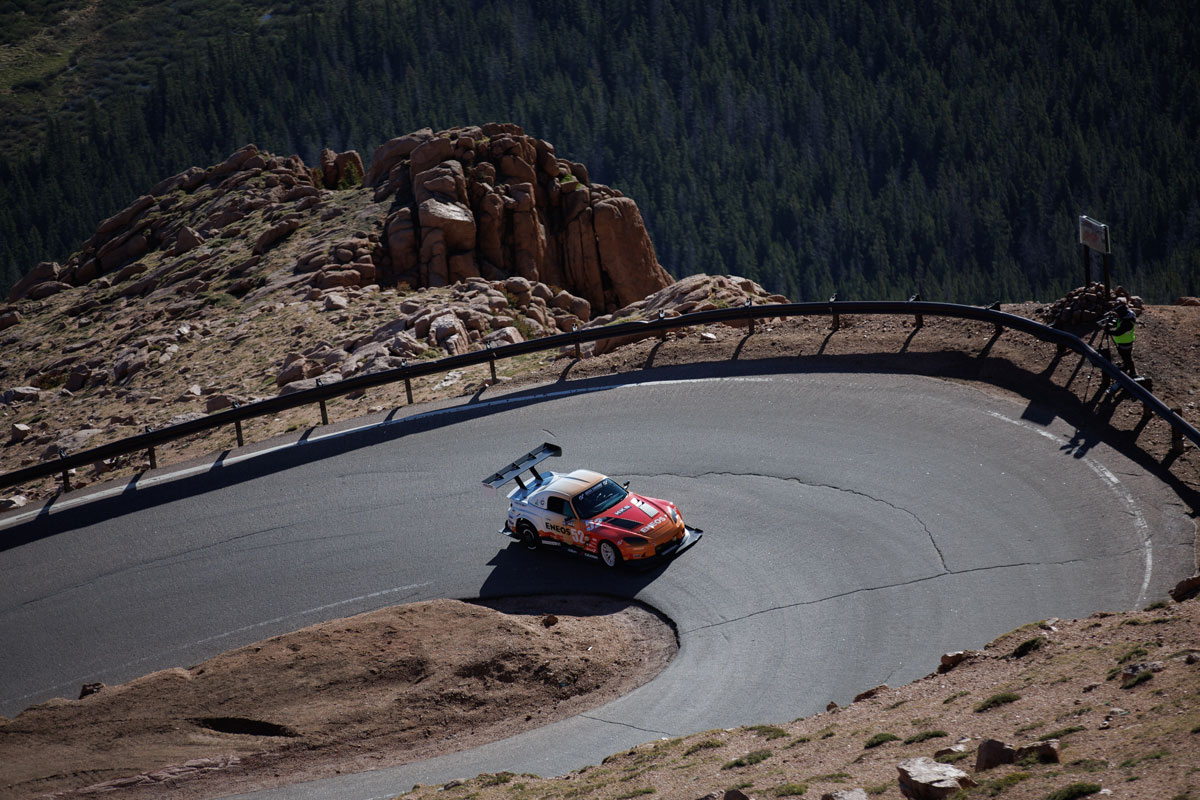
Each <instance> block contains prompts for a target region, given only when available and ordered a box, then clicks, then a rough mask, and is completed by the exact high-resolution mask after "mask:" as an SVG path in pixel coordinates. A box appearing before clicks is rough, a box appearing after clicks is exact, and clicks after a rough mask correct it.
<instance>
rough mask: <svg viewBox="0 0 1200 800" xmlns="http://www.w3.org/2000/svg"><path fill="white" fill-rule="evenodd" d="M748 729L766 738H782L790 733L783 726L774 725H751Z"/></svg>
mask: <svg viewBox="0 0 1200 800" xmlns="http://www.w3.org/2000/svg"><path fill="white" fill-rule="evenodd" d="M746 730H748V731H750V732H751V733H757V734H758V735H759V736H762V737H765V738H766V739H780V738H783V737H784V736H787V735H788V734H787V731H785V730H784V729H783V728H777V727H775V726H774V725H751V726H749V727H748V728H746Z"/></svg>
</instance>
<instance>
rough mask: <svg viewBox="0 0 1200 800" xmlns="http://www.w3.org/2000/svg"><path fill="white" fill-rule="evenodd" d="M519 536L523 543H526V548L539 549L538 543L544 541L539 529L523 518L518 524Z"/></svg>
mask: <svg viewBox="0 0 1200 800" xmlns="http://www.w3.org/2000/svg"><path fill="white" fill-rule="evenodd" d="M517 538H518V539H520V540H521V544H523V545H525V549H526V550H537V549H538V545H539V544H541V543H542V540H541V539H540V538H539V537H538V533H537V529H535V528H534V527H533V526H532V525H530V524H529V523H528V522H526V521H525V520H521V522H519V523H518V524H517Z"/></svg>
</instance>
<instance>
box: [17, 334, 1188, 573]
mask: <svg viewBox="0 0 1200 800" xmlns="http://www.w3.org/2000/svg"><path fill="white" fill-rule="evenodd" d="M570 367H571V365H570V364H568V366H567V367H566V368H565V369H564V370H563V372H562V374H561V376H560V379H559V380H558V381H556V382H554V383H549V384H542V385H539V386H536V387H532V388H528V389H523V390H518V391H513V392H509V393H503V392H492V393H491V395H490V396H489V393H488V392H485V391H481V392H477V393H476V394H474V395H472V396H471V397H470V398H467V399H466V400H465V401H463V402H461V403H459V404H457V405H450V406H447V407H443V408H437V409H434V410H430V411H421V412H417V413H413V414H411V415H406V412H408V410H409V409H408V407H400V408H397V409H395V410H393V412H392V413H391V414H390V415H389V416H388V417H387V419H385V420H384V421H383V422H381V423H379V424H376V425H371V426H369V427H366V428H362V429H359V430H354V431H352V432H348V433H341V434H337V433H334V434H332V435H330V436H328V437H326V438H315V439H314V438H311V437H312V436H313V435H315V431H316V430H317V429H310V430H309V431H305V432H304V433H303V434H302V435H301V436H300V437H299V441H297V440H295V439H293V445H292V446H284V447H279V448H278V449H273V450H270V451H269V452H265V453H263V454H261V455H257V456H255V457H253V458H248V459H245V460H243V461H238V462H236V463H232V464H231V463H227V462H226V459H227V457H228V456H229V455H230V453H229V451H226V452H224V453H221V454H218V455H216V456H214V457H213V458H212V460H211V461H210V462H208V469H207V471H205V472H203V473H201V474H198V475H192V476H190V477H182V478H178V479H174V480H168V481H163V482H161V483H156V484H154V485H150V486H141V485H139V480H140V479H141V478H142V477H143V476H142V475H138V476H134V477H133V478H131V479H130V480H128V481H127V482H126V483H125V484H124V490H123V491H121V492H120V493H119V494H117V495H115V496H112V497H108V498H105V499H101V500H96V501H92V502H87V503H83V504H81V505H79V506H76V507H72V508H68V509H65V510H62V511H54V509H53V505H54V502H55V501H54V500H51V501H49V502H48V503H47V504H46V506H44V507H43V508H42V510H41V513H40V514H39V515H38V516H37V517H36V518H35V519H33V520H31V521H29V522H26V523H23V524H21V525H17V526H13V527H12V528H9V529H8V530H7V531H0V552H2V551H4V550H8V549H11V548H14V547H19V546H21V545H23V544H26V543H28V542H32V541H36V540H38V539H42V538H45V537H47V536H53V535H55V534H57V533H60V532H63V531H68V530H73V529H75V528H78V527H80V526H83V525H90V524H94V523H96V522H98V521H102V520H107V519H113V518H118V517H120V516H122V515H124V514H128V513H131V512H136V511H140V510H143V509H146V508H151V507H153V506H157V505H160V504H163V503H167V502H171V501H173V500H177V499H180V498H184V497H195V496H198V495H203V494H206V493H208V492H213V491H217V490H220V489H222V488H224V487H227V486H230V485H233V484H237V483H241V482H244V481H249V480H253V479H255V478H258V477H261V476H263V475H267V474H271V473H274V472H278V471H280V470H285V469H288V468H290V467H293V466H296V465H299V464H307V463H312V462H316V461H321V460H323V459H327V458H334V457H337V456H341V455H343V454H346V453H350V452H353V451H355V450H358V449H360V448H364V447H369V446H374V445H378V444H382V443H387V442H392V441H396V440H399V439H403V438H404V437H405V436H408V435H410V434H413V433H421V432H426V431H430V430H436V429H439V428H445V427H449V426H451V425H455V424H457V423H460V422H463V421H466V420H474V419H480V418H484V417H487V416H489V415H492V414H497V413H500V412H504V411H509V410H512V409H515V408H522V407H526V406H532V405H535V404H538V403H543V402H547V401H552V400H555V399H558V398H562V397H565V396H568V395H577V394H587V393H591V392H603V391H607V390H609V389H613V388H616V387H619V386H622V385H624V384H626V383H631V382H640V381H668V382H669V381H672V380H691V379H695V378H704V377H741V376H751V375H782V374H869V373H875V374H908V375H926V376H930V377H939V378H957V379H963V380H971V381H979V382H982V383H986V384H990V385H993V386H996V387H998V388H1002V389H1005V390H1008V391H1011V392H1014V393H1016V394H1019V395H1022V396H1024V397H1026V398H1028V399H1029V401H1030V404H1029V406H1028V407H1027V408H1026V410H1025V412H1024V413H1023V414H1022V417H1023V418H1024V419H1026V420H1028V421H1031V422H1033V423H1035V424H1038V425H1043V426H1044V425H1047V424H1049V423H1050V422H1051V421H1052V420H1053V419H1054V418H1055V417H1058V418H1061V419H1062V420H1064V421H1065V422H1067V423H1068V424H1070V425H1072V426H1074V427H1075V429H1076V435H1075V438H1073V439H1072V441H1071V443H1070V446H1069V447H1065V448H1063V450H1064V453H1066V454H1069V455H1072V456H1074V457H1082V455H1083V454H1085V453H1086V452H1087V451H1088V450H1090V449H1091V448H1092V447H1093V446H1094V445H1095V444H1097V443H1099V442H1105V443H1107V444H1108V445H1109V446H1111V447H1113V448H1114V449H1116V450H1118V451H1119V452H1120V453H1122V454H1123V455H1124V456H1126V457H1127V458H1129V459H1130V460H1131V461H1134V462H1135V463H1137V464H1138V465H1139V466H1141V467H1142V468H1143V469H1145V470H1146V471H1147V472H1149V473H1151V474H1153V475H1155V476H1156V477H1158V478H1159V479H1160V480H1162V481H1163V482H1164V483H1165V484H1166V485H1167V486H1169V487H1170V488H1171V489H1172V490H1173V491H1174V492H1175V493H1176V494H1177V495H1178V496H1179V497H1180V499H1181V500H1182V501H1183V502H1184V503H1186V504H1187V506H1188V507H1189V508H1190V509H1191V510H1192V513H1193V516H1194V515H1195V514H1196V510H1197V509H1200V492H1197V491H1196V490H1195V489H1192V488H1191V487H1189V486H1188V485H1187V484H1186V483H1184V482H1183V481H1182V480H1181V479H1180V478H1178V477H1177V476H1175V475H1173V474H1172V473H1171V472H1170V470H1169V467H1170V465H1171V463H1173V461H1174V459H1173V458H1172V457H1168V458H1167V459H1163V460H1161V461H1160V460H1159V459H1157V458H1155V457H1154V456H1152V455H1151V454H1149V453H1147V452H1145V451H1144V450H1142V449H1141V447H1139V446H1138V442H1137V433H1140V430H1138V429H1135V431H1132V432H1131V431H1123V430H1120V429H1117V428H1115V427H1113V426H1112V424H1111V421H1110V419H1109V416H1105V415H1104V414H1101V413H1097V412H1096V411H1095V407H1096V405H1097V401H1096V400H1094V399H1093V400H1090V401H1088V402H1084V401H1081V400H1080V399H1079V398H1078V397H1076V396H1075V394H1074V393H1073V392H1072V391H1071V390H1070V389H1069V388H1064V387H1060V386H1057V385H1056V384H1054V383H1053V382H1052V381H1051V380H1050V377H1049V376H1050V374H1051V372H1052V371H1051V370H1043V371H1041V372H1040V373H1035V372H1030V371H1029V370H1026V369H1023V368H1021V367H1018V366H1016V365H1015V364H1013V363H1011V362H1009V361H1007V360H1005V359H1002V358H988V359H981V358H979V357H978V355H977V354H970V353H964V352H959V351H941V352H930V353H911V352H904V353H865V354H855V355H815V356H802V357H799V358H795V357H778V358H769V359H759V360H749V361H746V360H740V359H739V360H728V361H714V362H706V363H700V364H685V365H677V366H667V367H654V368H649V369H643V370H641V371H638V372H632V373H620V374H615V375H605V376H600V377H591V378H579V379H568V378H567V376H568V375H569V372H570ZM1078 372H1079V370H1076V373H1075V375H1073V376H1072V380H1074V378H1075V376H1076V375H1078ZM1069 384H1070V382H1068V386H1069ZM488 391H490V390H488ZM1089 394H1090V393H1089ZM278 444H279V440H275V441H274V442H273V443H260V444H259V445H257V447H260V448H261V447H267V446H271V445H275V446H277V445H278ZM174 468H177V467H174ZM99 488H100V487H98V486H92V487H89V488H88V489H87V490H85V491H96V490H98V489H99ZM52 511H53V513H51V512H52Z"/></svg>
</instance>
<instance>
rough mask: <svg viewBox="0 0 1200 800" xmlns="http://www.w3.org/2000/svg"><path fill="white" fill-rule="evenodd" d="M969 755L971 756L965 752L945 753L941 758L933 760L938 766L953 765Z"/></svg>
mask: <svg viewBox="0 0 1200 800" xmlns="http://www.w3.org/2000/svg"><path fill="white" fill-rule="evenodd" d="M969 755H971V754H970V753H966V752H964V753H946V754H945V755H943V756H938V757H937V758H935V759H934V761H937V762H938V763H939V764H953V763H955V762H958V761H962V760H963V759H964V758H966V757H967V756H969Z"/></svg>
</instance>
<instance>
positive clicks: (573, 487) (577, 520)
mask: <svg viewBox="0 0 1200 800" xmlns="http://www.w3.org/2000/svg"><path fill="white" fill-rule="evenodd" d="M561 455H562V448H561V447H559V446H558V445H554V444H550V443H549V442H547V443H545V444H543V445H542V446H541V447H539V448H538V449H536V450H533V451H532V452H529V453H527V454H525V455H524V456H522V457H521V458H519V459H517V460H516V461H514V462H513V463H511V464H509V465H508V466H507V467H504V468H503V469H501V470H500V471H499V472H497V473H496V474H495V475H492V476H490V477H488V478H485V479H484V481H483V484H484V486H489V487H491V488H492V489H498V488H500V487H501V486H503V485H504V484H506V483H508V482H509V481H511V480H515V481H516V482H517V488H515V489H513V490H512V491H511V492H509V493H508V501H509V504H508V519H507V520H506V521H505V523H504V528H503V530H501V531H500V533H502V534H504V535H505V536H508V537H509V538H512V539H516V540H517V541H519V542H523V543H524V544H525V546H526V547H528V548H529V549H531V550H533V549H536V548H538V547H540V546H542V545H551V546H555V547H561V548H563V549H564V550H566V551H568V552H571V553H577V554H580V555H583V556H587V557H588V558H595V559H599V560H600V561H601V562H603V563H604V565H605V566H608V567H615V566H617V565H619V564H620V563H621V562H623V561H630V562H639V563H647V562H650V561H652V560H655V559H662V558H667V557H670V556H674V555H678V554H679V553H682V552H683V551H684V550H686V549H688V548H689V547H691V546H692V545H694V544H695V543H696V542H698V541H700V537H701V536H702V535H703V533H704V531H702V530H700V529H699V528H691V527H688V526H687V525H684V523H683V518H682V517H681V516H680V515H679V509H677V508H676V507H675V505H674V504H673V503H669V502H667V501H666V500H656V499H654V498H653V497H644V496H641V495H637V494H634V493H633V492H631V491H629V483H628V482H626V483H625V484H624V485H623V486H622V485H621V484H618V483H617V482H616V481H614V480H613V479H612V478H609V477H606V476H605V475H601V474H600V473H599V472H592V471H591V470H587V469H577V470H575V471H574V472H567V473H562V474H560V473H555V472H549V471H548V472H546V474H544V475H543V474H542V473H540V472H538V470H537V465H538V464H540V463H542V462H543V461H545V460H546V459H547V458H550V457H551V456H561ZM526 470H528V471H529V473H530V474H529V476H527V477H526V478H522V477H521V473H523V472H525V471H526Z"/></svg>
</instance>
